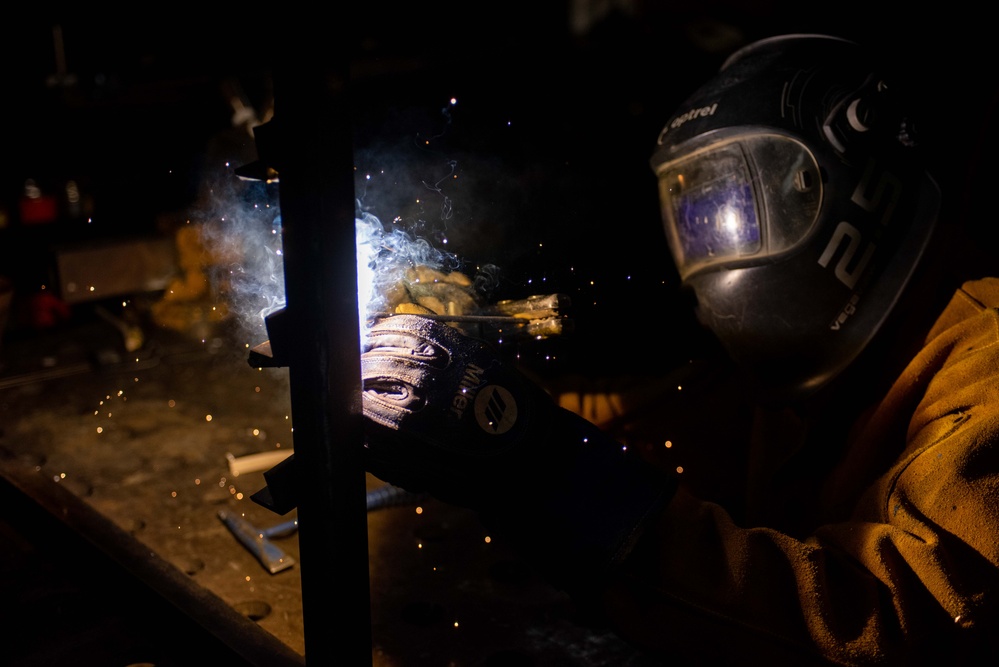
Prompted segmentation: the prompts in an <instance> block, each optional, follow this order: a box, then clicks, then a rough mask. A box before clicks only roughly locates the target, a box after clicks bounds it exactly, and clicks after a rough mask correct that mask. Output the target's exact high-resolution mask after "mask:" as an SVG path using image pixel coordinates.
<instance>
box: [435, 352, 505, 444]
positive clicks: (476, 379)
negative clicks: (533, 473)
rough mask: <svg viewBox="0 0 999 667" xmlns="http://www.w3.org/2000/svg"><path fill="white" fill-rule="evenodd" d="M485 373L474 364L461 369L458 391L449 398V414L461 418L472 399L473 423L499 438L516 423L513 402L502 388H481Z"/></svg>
mask: <svg viewBox="0 0 999 667" xmlns="http://www.w3.org/2000/svg"><path fill="white" fill-rule="evenodd" d="M483 373H485V370H484V369H483V368H481V367H479V366H476V365H475V364H469V365H468V366H466V367H465V374H464V376H463V377H462V378H461V383H460V384H459V385H458V391H457V392H456V393H455V395H454V396H453V397H452V399H451V412H453V413H455V414H456V415H457V416H458V419H461V418H462V417H464V415H465V408H467V407H468V404H469V402H471V401H473V400H474V408H473V412H474V414H475V421H476V422H477V423H478V425H479V428H481V429H482V430H483V431H485V432H486V433H491V434H492V435H502V434H503V433H506V432H507V431H509V430H510V429H511V428H513V425H514V423H516V421H517V401H516V400H514V398H513V394H511V393H510V392H509V391H508V390H507V389H506V388H504V387H500V386H499V385H495V384H491V385H487V386H482V374H483Z"/></svg>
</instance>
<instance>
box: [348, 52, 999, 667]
mask: <svg viewBox="0 0 999 667" xmlns="http://www.w3.org/2000/svg"><path fill="white" fill-rule="evenodd" d="M902 88H904V87H901V86H899V85H897V81H896V80H895V79H893V78H892V73H891V72H889V71H888V70H887V68H885V67H884V66H883V65H881V64H879V63H878V62H877V60H876V59H875V58H873V56H872V55H871V54H870V53H869V52H867V51H866V50H865V49H864V48H862V46H861V45H859V44H856V43H854V42H852V41H848V40H844V39H840V38H837V37H831V36H822V35H781V36H775V37H772V38H768V39H764V40H762V41H758V42H755V43H752V44H750V45H748V46H745V47H743V48H741V49H740V50H738V51H737V52H735V53H734V54H732V55H731V56H730V57H729V58H728V59H727V60H726V61H725V63H724V64H723V65H722V67H721V68H720V70H719V72H718V73H717V75H716V76H715V77H714V78H712V79H711V80H709V81H708V82H706V83H705V84H704V85H703V86H702V87H701V88H699V89H698V90H696V91H695V92H694V93H693V94H692V95H691V96H690V97H689V98H688V99H687V101H686V102H685V103H684V104H683V105H682V106H681V107H680V108H679V109H677V111H676V113H675V115H674V116H673V117H672V118H670V119H668V120H667V122H666V123H665V125H664V129H663V130H662V132H661V133H660V134H659V136H658V139H657V142H656V146H655V149H654V151H653V155H652V158H651V167H652V169H653V171H654V174H655V176H656V179H657V182H658V184H659V200H660V202H661V208H662V218H663V223H664V226H665V231H666V236H667V241H668V245H669V248H670V252H671V254H672V258H671V259H672V261H673V262H674V263H675V266H676V269H677V271H678V272H679V277H680V279H681V281H682V285H683V289H684V290H686V291H688V292H689V293H690V294H691V295H693V297H694V302H695V303H696V305H695V311H696V315H697V319H698V320H699V321H700V322H701V323H703V324H704V326H705V329H706V330H708V331H710V332H711V333H712V334H713V335H714V336H715V339H716V340H717V341H718V343H719V348H720V349H723V350H724V351H725V353H726V355H727V357H728V358H730V359H731V361H732V362H733V367H734V368H736V369H738V372H737V375H736V377H737V378H738V381H739V382H745V383H746V385H745V386H746V387H749V388H750V389H751V392H749V393H751V395H752V398H753V400H754V401H755V405H754V407H753V408H752V413H751V415H752V420H751V422H752V423H751V425H750V427H749V428H747V429H746V430H745V440H744V441H739V442H737V443H734V444H733V443H731V442H726V443H722V445H723V449H724V450H726V451H736V450H738V451H741V452H743V457H742V458H738V457H736V458H737V459H738V460H739V461H742V462H743V463H744V465H742V467H743V468H744V470H743V471H742V472H741V473H740V476H739V478H740V480H741V481H740V483H739V484H738V485H736V486H737V488H739V489H740V493H739V495H740V499H739V500H738V501H733V502H732V506H731V507H730V506H729V505H727V504H726V503H723V502H721V501H717V500H716V499H715V496H713V495H712V494H711V493H710V492H707V493H705V494H703V495H702V494H700V493H699V490H698V488H697V485H692V484H690V483H689V482H688V481H687V478H686V475H687V473H686V472H685V473H683V474H680V473H678V471H677V470H676V469H675V468H670V467H669V466H665V465H658V464H657V461H656V460H655V459H654V458H653V457H647V456H636V455H635V453H634V451H632V450H630V449H629V448H628V447H625V446H624V445H623V443H622V441H621V440H620V439H619V438H616V437H615V435H614V434H613V433H610V432H608V431H607V430H604V429H602V428H601V427H600V423H599V420H594V419H588V418H584V417H585V416H584V415H581V414H577V412H576V411H573V410H569V409H567V408H566V407H563V406H562V405H560V402H559V401H558V400H557V397H556V396H554V395H553V393H552V392H551V391H549V390H548V388H545V387H543V386H541V385H540V384H539V383H537V382H535V381H532V380H530V379H528V377H527V376H526V375H525V374H524V373H523V372H522V371H521V370H518V369H517V368H515V367H513V365H512V364H511V363H510V362H509V361H507V360H504V359H502V358H501V357H500V356H499V355H498V354H497V353H496V352H495V351H494V350H493V349H492V348H491V347H490V346H489V345H488V344H486V343H484V342H482V341H479V340H476V339H474V338H471V337H469V336H466V335H464V334H463V333H462V332H461V331H459V330H458V329H457V328H455V327H453V326H449V325H448V324H447V323H442V322H436V321H430V320H427V319H423V318H421V317H419V316H415V315H402V316H397V317H390V318H386V319H384V320H382V321H381V322H380V323H378V324H377V325H376V326H375V327H373V328H372V329H371V331H370V334H369V335H368V336H367V337H366V340H365V344H364V353H363V355H362V372H363V380H364V393H363V408H364V414H365V416H366V418H367V419H366V427H367V436H366V456H367V461H368V463H367V465H368V469H369V470H370V471H371V472H372V473H373V474H374V475H376V476H378V477H380V478H382V479H384V480H386V481H388V482H391V483H394V484H396V485H399V486H403V487H406V488H409V489H411V490H413V491H429V492H430V493H432V494H434V495H435V496H436V497H438V498H439V499H441V500H443V501H445V502H450V503H455V504H458V505H462V506H466V507H470V508H473V509H475V510H477V511H479V512H480V513H481V516H482V517H483V521H485V522H486V523H487V524H488V525H489V526H490V527H492V528H493V529H494V530H495V531H496V534H497V535H501V536H503V537H504V539H507V540H510V541H511V542H512V543H514V544H515V545H517V546H518V547H519V548H521V550H522V553H523V554H524V557H525V558H527V559H529V560H530V562H531V563H533V564H534V566H535V567H536V568H537V570H538V571H539V572H540V573H542V574H544V575H545V576H546V577H548V578H549V580H550V581H551V582H552V584H553V585H555V586H557V587H559V588H561V589H563V590H564V591H566V592H567V593H568V594H570V595H572V596H573V597H574V599H575V600H577V601H578V603H579V604H580V605H581V606H583V607H584V608H586V609H588V610H590V611H593V612H599V613H600V614H601V616H600V617H601V618H604V619H606V621H607V623H609V624H611V625H612V626H613V627H614V628H615V629H616V631H617V632H619V633H620V634H621V635H622V636H623V637H625V638H626V639H628V640H629V641H631V642H633V643H634V644H635V645H636V646H638V647H641V648H642V649H643V650H645V651H647V652H648V653H649V655H650V656H658V657H661V658H662V659H663V661H664V663H663V664H733V663H736V662H738V663H739V664H745V663H746V662H750V663H754V664H780V665H787V664H825V663H828V664H842V665H867V664H905V665H908V664H941V663H943V662H944V661H945V660H946V664H981V663H980V659H981V658H982V657H983V656H988V655H992V656H993V657H994V656H995V655H999V652H997V650H999V646H997V639H996V637H999V633H996V632H995V628H996V626H995V623H996V620H997V619H999V613H997V606H996V603H997V596H999V500H997V499H999V310H997V306H999V279H996V278H992V277H987V276H985V277H983V276H966V277H964V276H962V277H961V278H960V279H959V280H958V282H957V284H951V283H949V282H948V281H947V280H946V278H947V277H948V276H951V275H954V272H953V271H952V269H953V266H951V267H949V268H947V269H946V270H945V269H944V268H942V267H944V266H946V265H947V260H948V259H949V258H951V254H952V253H951V252H950V246H949V245H948V243H949V241H950V240H952V239H953V238H954V237H955V235H954V234H952V233H950V231H949V228H948V226H947V223H945V221H944V220H943V217H942V216H941V215H940V212H941V202H942V198H941V192H940V187H939V186H938V184H937V182H936V181H935V179H934V178H933V176H931V175H930V173H928V170H927V168H926V166H925V165H926V162H927V161H926V160H925V159H924V158H925V155H924V153H925V151H924V150H923V148H924V147H922V146H921V144H920V137H919V136H918V134H917V132H916V125H915V123H914V121H913V118H912V116H911V114H912V112H913V110H912V109H911V108H910V102H909V98H908V97H906V95H905V91H904V90H903V89H902ZM664 261H666V258H664ZM938 295H943V299H942V300H941V302H940V304H939V306H938V304H937V301H936V298H937V296H938ZM663 326H665V325H664V324H663V323H655V322H649V323H648V324H647V325H646V326H645V327H643V331H642V332H641V334H640V335H641V336H643V340H648V338H649V337H651V338H652V339H653V340H652V341H651V343H652V345H653V346H652V347H650V349H649V350H648V351H647V354H652V355H654V354H655V348H654V344H655V343H656V342H657V341H656V340H654V339H655V337H656V331H657V330H659V329H660V328H661V327H663ZM636 335H639V332H636ZM639 344H641V341H639ZM742 395H744V396H745V395H747V393H746V392H743V394H742ZM676 400H678V401H679V400H680V399H679V398H677V399H676ZM706 400H707V399H706ZM662 401H663V404H662V405H661V408H662V409H661V410H658V411H655V412H657V413H658V415H659V418H661V419H663V420H664V421H667V420H668V419H669V415H670V414H671V412H670V405H669V401H670V399H669V398H668V397H667V398H663V399H662ZM726 409H727V404H726V402H724V401H714V402H711V403H710V404H709V405H705V406H704V409H703V413H704V414H715V415H716V421H724V420H725V419H726V414H725V410H726ZM668 428H669V424H666V425H665V428H664V429H663V430H664V432H668ZM711 431H712V429H710V428H705V433H706V434H707V433H710V432H711ZM714 444H716V445H717V444H718V443H714ZM698 446H702V447H705V448H710V447H712V443H711V442H703V443H699V444H698ZM720 467H721V466H720V465H719V468H720ZM701 472H702V473H703V474H705V475H707V477H708V478H709V481H710V473H711V470H710V467H709V468H708V469H707V470H704V469H703V467H702V470H701ZM724 479H725V482H724V483H725V484H729V481H728V480H729V479H730V478H729V477H725V478H724ZM719 483H722V482H721V480H720V479H719ZM732 488H733V487H732V486H729V487H727V488H726V491H728V492H730V491H731V490H732ZM725 495H726V494H725V493H719V494H717V497H723V496H725ZM728 495H729V496H731V495H733V494H731V493H728Z"/></svg>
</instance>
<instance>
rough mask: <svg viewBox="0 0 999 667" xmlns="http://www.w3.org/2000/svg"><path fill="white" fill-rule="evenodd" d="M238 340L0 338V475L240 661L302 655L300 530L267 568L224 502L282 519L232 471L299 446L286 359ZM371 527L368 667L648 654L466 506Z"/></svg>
mask: <svg viewBox="0 0 999 667" xmlns="http://www.w3.org/2000/svg"><path fill="white" fill-rule="evenodd" d="M245 353H246V350H245V349H243V348H242V346H241V345H239V344H237V343H236V342H235V341H233V340H228V339H226V338H225V336H224V335H223V336H221V337H214V338H208V339H205V340H197V339H194V338H192V337H189V336H184V335H179V334H177V333H176V332H172V331H164V330H150V331H147V341H146V344H145V345H144V346H143V347H142V348H141V349H140V350H139V351H137V352H134V353H127V352H124V350H123V349H122V346H121V340H120V337H119V336H118V332H117V331H116V330H114V329H113V328H111V327H110V326H108V325H107V324H104V323H100V322H98V323H96V324H95V323H89V324H86V325H81V327H79V328H75V329H67V330H64V331H60V332H57V333H48V334H46V335H44V336H40V337H36V338H24V339H21V340H14V341H10V342H5V344H4V346H3V347H0V360H2V366H0V417H2V423H3V429H2V435H0V454H2V456H0V473H2V475H3V477H4V478H5V479H6V481H8V482H10V483H11V484H13V485H14V486H15V487H17V488H18V489H20V490H21V491H22V492H23V493H25V494H26V495H27V496H29V497H30V498H31V499H33V501H34V502H36V503H38V505H39V506H41V507H42V508H44V509H45V510H46V511H48V512H50V513H51V514H52V515H53V516H55V517H56V518H58V519H59V520H60V521H62V522H64V523H65V524H67V525H68V526H69V527H70V528H72V529H73V530H74V531H76V532H78V533H80V534H81V535H82V536H83V537H85V538H86V539H87V540H89V541H91V542H92V543H94V544H95V545H96V546H97V547H98V548H99V549H101V550H102V551H104V552H105V553H107V554H108V555H110V556H111V557H112V558H113V559H114V560H115V562H117V563H118V564H119V565H120V566H121V567H122V568H124V569H126V570H128V571H129V572H131V573H133V574H134V575H136V576H137V577H139V578H141V579H142V580H144V581H145V582H146V583H147V584H149V586H150V587H151V588H152V589H154V590H155V591H156V592H157V593H158V594H159V595H161V596H162V597H163V598H165V599H166V600H168V601H169V602H171V603H173V604H174V605H176V606H177V607H178V608H179V609H180V610H181V611H183V612H184V613H185V614H187V615H189V616H190V617H191V618H193V619H194V620H195V621H197V622H198V623H199V624H200V625H202V626H203V627H205V628H206V629H208V630H209V631H210V632H211V633H212V634H214V635H216V636H217V637H219V638H220V639H221V640H222V641H223V642H225V643H226V644H227V645H228V646H230V647H232V649H233V650H234V651H235V652H237V653H239V654H240V655H242V656H243V657H244V658H246V659H247V660H248V661H249V662H250V663H251V664H260V665H281V664H304V663H305V659H304V657H303V654H304V637H303V634H304V631H303V612H302V592H301V578H300V575H299V565H300V561H301V559H302V558H303V556H304V557H305V558H308V554H302V553H300V552H299V549H298V540H297V534H295V533H292V534H291V535H288V536H285V537H276V538H274V539H273V543H274V544H276V545H278V546H279V547H280V548H281V549H282V550H284V551H285V552H286V554H288V555H290V556H291V557H292V558H294V559H295V560H296V561H298V562H299V563H298V564H296V565H295V566H293V567H291V568H288V569H285V570H283V571H280V572H277V573H275V574H271V573H269V572H268V571H267V570H266V569H265V568H264V567H263V566H262V565H261V563H260V562H258V560H257V559H256V558H255V557H254V556H253V555H252V554H251V553H250V551H249V550H247V549H246V548H244V547H243V546H242V545H241V544H240V543H239V542H237V540H236V539H235V537H234V535H233V534H232V533H231V532H230V531H229V530H228V529H227V527H226V526H225V525H224V524H223V523H222V521H221V520H220V518H219V515H218V513H219V511H220V510H225V511H227V512H230V513H234V514H237V515H239V516H242V517H244V518H245V519H247V520H248V521H249V522H250V523H251V524H253V525H254V526H256V527H258V528H260V529H264V528H267V527H270V526H274V525H276V524H280V523H283V522H286V521H288V520H290V519H292V518H294V511H293V512H292V513H289V514H288V515H285V516H278V515H275V514H274V513H273V512H270V511H269V510H267V509H266V508H263V507H261V506H259V505H257V504H256V503H254V502H253V501H251V500H250V495H251V494H252V493H254V492H256V491H258V490H259V489H260V488H261V487H262V486H263V485H264V479H263V473H262V472H248V473H243V474H240V475H238V476H236V477H234V476H233V475H232V474H231V471H230V467H229V459H228V458H227V455H232V456H235V457H242V456H246V455H250V454H256V453H260V452H267V451H274V450H278V449H288V448H291V447H292V446H293V433H292V418H291V415H290V407H289V398H288V382H287V374H286V371H285V370H284V369H254V368H251V367H250V366H249V365H248V364H247V362H246V356H245ZM367 484H368V489H369V490H370V489H374V488H378V487H379V486H382V482H381V481H380V480H377V479H376V478H374V477H372V476H370V475H369V476H368V478H367ZM367 524H368V554H369V577H370V582H371V618H370V623H371V630H372V644H373V645H372V662H373V664H374V665H378V666H396V665H456V666H457V665H487V664H488V665H502V664H517V665H637V664H644V663H642V658H641V656H640V655H639V654H637V653H636V652H635V651H634V650H633V649H632V648H631V647H629V646H628V645H626V644H624V643H623V642H621V641H620V640H618V639H616V638H615V636H614V635H612V634H610V633H609V632H608V631H606V630H605V629H602V628H595V627H589V626H588V625H586V624H585V623H582V622H580V619H579V618H577V617H576V616H575V615H574V614H575V610H574V609H573V606H572V605H571V604H570V602H569V601H568V599H567V598H566V597H564V596H563V595H562V594H561V593H560V592H559V591H557V590H555V589H553V588H551V587H549V586H548V585H547V584H545V583H544V582H543V581H541V580H540V579H538V578H537V577H536V576H535V574H534V573H533V572H532V571H531V570H530V568H529V567H527V566H526V565H525V564H524V563H523V562H522V561H520V560H519V559H518V558H517V557H516V556H515V555H514V554H513V553H512V552H510V551H509V550H508V549H507V548H506V546H505V545H504V544H503V543H502V542H500V541H498V540H492V539H490V535H489V533H488V531H487V530H486V529H485V528H484V527H483V526H482V525H481V524H480V522H479V520H478V518H477V516H476V515H475V514H474V513H472V512H470V511H468V510H465V509H462V508H458V507H454V506H450V505H447V504H444V503H440V502H437V501H435V500H433V499H428V500H425V501H422V502H420V503H419V504H407V505H403V506H397V507H389V508H384V509H379V510H375V511H370V512H369V513H368V521H367ZM311 565H312V566H313V567H315V566H316V565H315V564H311ZM353 574H354V573H351V572H343V573H342V576H344V577H350V576H353ZM325 622H327V623H329V624H330V628H331V632H332V631H334V630H335V628H336V625H335V624H336V623H337V619H335V618H329V619H327V620H326V621H325Z"/></svg>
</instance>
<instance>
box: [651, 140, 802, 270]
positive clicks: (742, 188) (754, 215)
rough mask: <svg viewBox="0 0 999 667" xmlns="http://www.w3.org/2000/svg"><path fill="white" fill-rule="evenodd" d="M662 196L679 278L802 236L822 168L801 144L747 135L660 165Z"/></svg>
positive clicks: (772, 250) (779, 248) (771, 250)
mask: <svg viewBox="0 0 999 667" xmlns="http://www.w3.org/2000/svg"><path fill="white" fill-rule="evenodd" d="M656 172H657V174H658V176H659V198H660V202H661V204H662V214H663V222H664V224H665V225H666V233H667V239H668V240H669V244H670V249H671V251H672V252H673V257H674V260H675V261H676V264H677V268H678V269H679V271H680V276H681V277H682V278H686V277H687V276H688V275H690V274H691V273H693V272H694V271H697V270H698V269H701V268H704V267H706V266H710V265H713V264H719V263H722V262H732V261H737V260H744V259H748V258H752V257H763V256H770V255H774V254H777V253H781V252H784V251H786V250H788V249H790V248H792V247H794V246H795V245H796V244H797V243H798V242H799V241H800V240H801V239H802V238H804V236H805V235H806V234H807V232H808V231H809V229H811V227H812V225H813V224H814V222H815V220H816V217H817V215H818V209H819V203H820V201H821V186H820V185H819V177H818V174H819V170H818V166H817V165H816V164H815V160H814V158H813V157H812V156H811V153H810V152H809V151H808V150H807V149H805V147H804V146H803V145H801V144H800V143H798V142H796V141H793V140H790V139H788V138H786V137H782V136H778V135H766V134H760V135H748V136H741V137H739V138H735V139H729V140H727V141H722V142H718V143H714V144H712V145H710V146H708V147H706V148H702V149H700V150H695V151H694V152H692V153H690V154H689V155H687V156H685V157H682V158H680V159H677V160H673V161H671V162H666V163H665V164H663V165H660V166H659V167H658V168H657V169H656Z"/></svg>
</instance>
